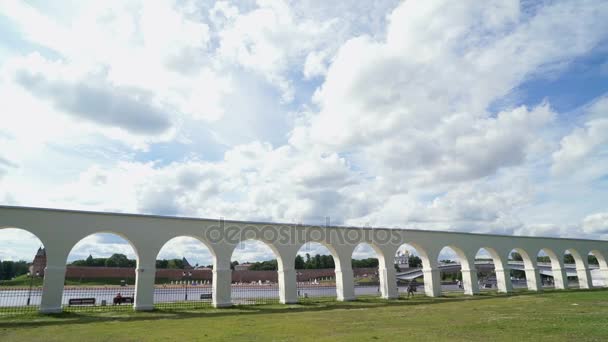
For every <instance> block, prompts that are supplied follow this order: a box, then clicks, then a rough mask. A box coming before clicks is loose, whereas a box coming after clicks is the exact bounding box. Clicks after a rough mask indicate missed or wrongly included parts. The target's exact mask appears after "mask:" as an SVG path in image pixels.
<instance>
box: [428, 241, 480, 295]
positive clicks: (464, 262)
mask: <svg viewBox="0 0 608 342" xmlns="http://www.w3.org/2000/svg"><path fill="white" fill-rule="evenodd" d="M446 249H447V250H451V251H453V252H454V253H455V255H456V257H458V262H457V263H459V264H460V267H457V266H450V264H445V265H440V260H439V258H440V257H441V254H442V252H444V251H446ZM473 257H474V256H473ZM437 264H438V266H439V267H443V268H444V269H451V268H453V269H454V270H453V271H450V272H449V273H448V274H453V275H455V276H456V277H457V278H458V279H453V280H456V282H457V283H459V284H460V286H459V288H462V289H464V293H465V294H468V295H473V294H476V293H478V292H479V287H478V283H477V270H476V269H475V264H473V265H471V263H470V261H469V256H468V255H467V254H466V252H465V251H464V250H463V249H462V248H460V247H458V246H455V245H453V244H449V245H446V246H444V247H442V248H441V250H440V251H439V253H437ZM440 270H441V269H440ZM442 273H443V272H440V274H442ZM443 274H446V273H443Z"/></svg>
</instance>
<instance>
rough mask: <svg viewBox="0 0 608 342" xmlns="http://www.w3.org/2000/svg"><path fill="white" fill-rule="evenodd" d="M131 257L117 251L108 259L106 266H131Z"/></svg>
mask: <svg viewBox="0 0 608 342" xmlns="http://www.w3.org/2000/svg"><path fill="white" fill-rule="evenodd" d="M129 266H130V264H129V258H127V256H126V255H124V254H119V253H115V254H112V256H110V257H109V258H108V259H106V267H129Z"/></svg>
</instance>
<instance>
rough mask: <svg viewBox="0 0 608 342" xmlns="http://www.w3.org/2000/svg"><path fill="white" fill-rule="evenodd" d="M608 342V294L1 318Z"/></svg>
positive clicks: (46, 335) (50, 324)
mask: <svg viewBox="0 0 608 342" xmlns="http://www.w3.org/2000/svg"><path fill="white" fill-rule="evenodd" d="M404 338H407V339H408V340H416V341H607V340H608V290H593V291H574V290H571V291H550V292H549V291H548V292H546V293H542V294H536V293H529V292H528V293H518V294H515V295H512V296H505V295H497V294H491V293H484V294H483V295H479V296H475V297H465V296H462V295H449V296H446V297H441V298H427V297H424V296H417V297H416V298H415V299H409V300H403V299H402V300H393V301H385V300H381V299H377V298H363V299H360V300H357V301H354V302H348V303H341V302H320V303H315V302H309V303H303V304H298V305H260V306H241V307H234V308H228V309H212V308H209V309H194V310H189V311H188V310H185V311H164V310H156V311H153V312H143V313H135V312H125V311H121V312H98V313H64V314H61V315H56V316H42V315H37V314H31V315H30V316H19V317H13V318H2V319H0V340H2V341H39V340H46V341H71V340H78V341H82V340H86V341H169V340H171V341H175V340H186V341H192V340H225V341H232V340H245V341H254V340H255V341H258V340H260V341H299V340H309V341H335V340H343V341H363V340H386V341H392V340H403V339H404Z"/></svg>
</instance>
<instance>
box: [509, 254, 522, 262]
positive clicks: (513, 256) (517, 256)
mask: <svg viewBox="0 0 608 342" xmlns="http://www.w3.org/2000/svg"><path fill="white" fill-rule="evenodd" d="M511 260H513V261H524V258H522V256H521V254H519V253H517V252H513V253H511Z"/></svg>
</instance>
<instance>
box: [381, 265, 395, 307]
mask: <svg viewBox="0 0 608 342" xmlns="http://www.w3.org/2000/svg"><path fill="white" fill-rule="evenodd" d="M391 266H392V264H391ZM378 277H379V278H380V291H381V293H382V298H384V299H395V298H399V291H398V289H397V276H396V275H395V267H380V268H379V269H378Z"/></svg>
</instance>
